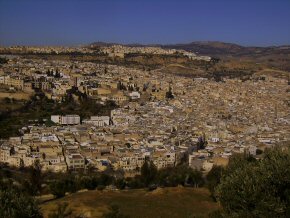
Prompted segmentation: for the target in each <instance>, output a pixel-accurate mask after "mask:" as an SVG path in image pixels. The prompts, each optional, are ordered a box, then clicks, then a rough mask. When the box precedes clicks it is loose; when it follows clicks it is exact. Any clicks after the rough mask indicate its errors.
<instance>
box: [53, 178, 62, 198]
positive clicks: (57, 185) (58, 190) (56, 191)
mask: <svg viewBox="0 0 290 218" xmlns="http://www.w3.org/2000/svg"><path fill="white" fill-rule="evenodd" d="M49 188H50V191H51V193H52V194H53V195H54V196H55V197H57V198H61V197H64V196H65V192H66V185H65V182H64V181H62V180H58V181H54V182H52V183H50V185H49Z"/></svg>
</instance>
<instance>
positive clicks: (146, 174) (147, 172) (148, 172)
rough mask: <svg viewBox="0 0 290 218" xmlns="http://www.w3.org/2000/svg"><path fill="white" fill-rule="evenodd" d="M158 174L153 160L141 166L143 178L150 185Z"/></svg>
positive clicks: (146, 184)
mask: <svg viewBox="0 0 290 218" xmlns="http://www.w3.org/2000/svg"><path fill="white" fill-rule="evenodd" d="M156 176H157V168H156V166H155V165H154V163H153V162H152V161H145V163H144V164H143V166H142V167H141V180H142V181H143V183H144V184H145V186H148V185H150V184H153V183H154V182H155V179H156Z"/></svg>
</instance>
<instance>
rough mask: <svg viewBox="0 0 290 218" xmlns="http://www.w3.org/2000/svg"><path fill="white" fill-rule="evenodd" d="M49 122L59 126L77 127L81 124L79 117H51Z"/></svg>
mask: <svg viewBox="0 0 290 218" xmlns="http://www.w3.org/2000/svg"><path fill="white" fill-rule="evenodd" d="M51 121H52V122H54V123H58V124H61V125H77V124H80V123H81V118H80V116H79V115H65V116H61V115H51Z"/></svg>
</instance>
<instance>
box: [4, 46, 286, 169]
mask: <svg viewBox="0 0 290 218" xmlns="http://www.w3.org/2000/svg"><path fill="white" fill-rule="evenodd" d="M116 48H117V47H116ZM120 49H121V48H120ZM28 84H30V85H31V86H30V85H28ZM1 85H2V86H3V87H8V90H9V91H10V92H12V91H14V92H17V91H18V92H28V91H31V90H32V91H31V92H33V90H35V89H41V90H42V91H43V92H44V93H45V95H46V96H47V97H48V98H50V99H52V100H55V102H56V103H57V102H60V101H62V99H63V98H65V97H66V95H67V91H68V90H70V89H72V88H74V89H76V90H78V91H79V92H80V93H83V94H86V95H87V96H88V97H89V98H91V99H94V100H95V101H97V102H100V103H104V102H105V101H108V100H110V101H114V102H115V103H116V104H118V105H119V107H118V108H117V109H114V110H112V111H111V114H110V116H91V117H80V116H79V115H78V114H77V112H76V113H75V114H66V115H57V114H56V115H53V116H51V121H52V122H54V125H52V126H40V125H39V126H38V125H31V126H26V127H24V128H25V129H26V131H25V133H24V134H23V135H22V136H19V137H11V138H9V139H5V140H4V139H3V140H1V141H0V162H2V163H7V164H9V165H11V166H15V167H26V166H31V165H32V164H33V163H34V161H35V160H40V162H41V164H42V166H43V170H50V171H54V172H63V171H67V170H84V169H88V168H95V169H97V170H99V171H103V170H106V169H108V168H110V169H114V170H122V171H124V172H125V173H126V174H127V175H134V174H136V173H139V172H140V168H141V167H142V165H143V164H144V162H145V161H146V160H152V161H153V162H154V164H155V165H156V166H157V168H158V169H161V168H164V167H170V166H175V165H176V164H178V163H180V162H184V161H186V162H187V164H188V165H189V166H190V167H192V168H195V169H198V170H202V171H205V172H207V171H209V170H210V169H211V168H212V167H213V166H214V165H226V164H227V163H228V160H229V158H230V157H231V156H232V155H233V154H235V153H245V152H246V153H250V154H252V155H254V156H256V157H259V155H260V154H261V153H262V152H263V151H264V150H265V149H266V148H269V147H273V146H277V145H281V144H283V143H285V142H288V141H289V140H290V111H289V97H290V96H289V91H288V90H289V85H288V83H287V79H285V78H274V77H270V76H267V77H266V79H263V80H259V79H254V78H253V79H251V80H247V81H243V82H242V81H241V80H239V79H224V80H223V82H216V81H214V80H209V79H207V78H195V79H192V78H188V77H182V76H177V75H170V76H168V75H167V74H165V73H163V72H160V71H151V72H148V71H146V70H140V69H134V68H128V67H123V66H116V65H107V64H96V63H90V62H68V61H47V60H38V59H36V60H28V59H23V58H19V57H15V58H12V59H11V60H10V61H9V62H8V63H7V64H5V65H4V66H3V67H2V72H0V86H1ZM28 86H29V87H31V90H28V89H26V88H25V87H28ZM11 87H12V88H14V89H15V90H11V89H10V88H11ZM168 92H171V93H170V95H168ZM168 96H169V97H168Z"/></svg>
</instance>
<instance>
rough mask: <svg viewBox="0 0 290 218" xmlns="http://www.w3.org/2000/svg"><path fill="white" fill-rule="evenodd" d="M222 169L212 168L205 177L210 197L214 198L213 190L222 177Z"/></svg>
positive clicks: (219, 167)
mask: <svg viewBox="0 0 290 218" xmlns="http://www.w3.org/2000/svg"><path fill="white" fill-rule="evenodd" d="M223 170H224V168H223V167H221V166H213V168H212V169H211V170H210V171H209V173H208V174H207V176H206V180H207V187H208V189H209V191H210V193H211V196H212V197H213V198H214V199H215V197H214V191H215V188H216V187H217V186H218V185H219V184H220V180H221V177H222V173H223Z"/></svg>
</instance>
